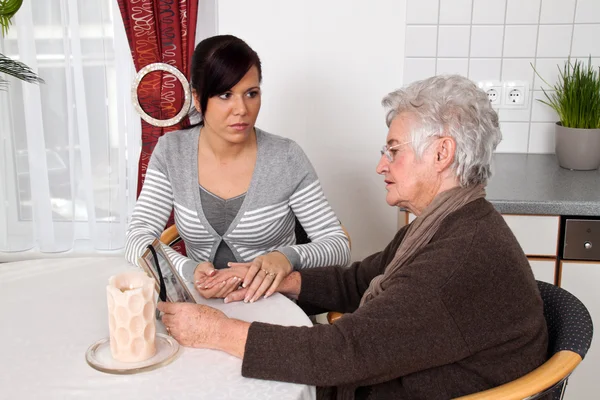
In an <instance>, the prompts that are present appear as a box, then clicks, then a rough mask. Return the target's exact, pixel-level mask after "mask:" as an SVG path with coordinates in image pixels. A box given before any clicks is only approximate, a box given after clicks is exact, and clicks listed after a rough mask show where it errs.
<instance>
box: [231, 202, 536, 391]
mask: <svg viewBox="0 0 600 400" xmlns="http://www.w3.org/2000/svg"><path fill="white" fill-rule="evenodd" d="M405 233H406V227H405V228H403V229H401V230H400V231H399V232H398V233H397V234H396V236H395V237H394V239H393V240H392V242H391V243H390V244H389V245H388V246H387V247H386V248H385V250H383V251H382V252H380V253H376V254H373V255H372V256H370V257H367V258H366V259H364V260H363V261H361V262H356V263H354V264H353V265H352V266H350V267H349V268H338V267H327V268H317V269H308V270H302V271H301V275H302V288H301V292H300V297H299V303H300V304H304V305H306V306H310V307H318V308H320V309H321V310H335V311H342V312H345V313H347V314H345V315H344V316H343V317H342V318H341V319H340V320H338V321H337V322H336V323H335V324H333V325H317V326H314V327H311V328H308V327H283V326H276V325H270V324H264V323H257V322H255V323H252V325H251V326H250V330H249V332H248V339H247V342H246V349H245V355H244V360H243V365H242V375H243V376H246V377H252V378H260V379H270V380H279V381H287V382H296V383H304V384H310V385H316V386H321V387H331V390H329V391H328V393H329V396H331V397H333V398H335V395H336V390H335V387H337V386H348V385H353V386H356V387H357V388H358V389H357V391H356V398H368V399H450V398H453V397H457V396H460V395H464V394H468V393H473V392H477V391H481V390H484V389H488V388H490V387H494V386H497V385H500V384H502V383H505V382H508V381H510V380H513V379H515V378H517V377H519V376H522V375H524V374H526V373H527V372H529V371H531V370H533V369H534V368H536V367H537V366H539V365H540V364H542V363H543V362H544V361H545V359H546V349H547V341H548V338H547V330H546V323H545V320H544V316H543V306H542V300H541V298H540V295H539V292H538V289H537V285H536V283H535V280H534V277H533V274H532V272H531V268H530V267H529V263H528V261H527V259H526V257H525V255H524V253H523V250H522V249H521V247H520V246H519V244H518V242H517V240H516V239H515V237H514V236H513V234H512V232H511V231H510V229H509V228H508V226H507V225H506V223H505V222H504V220H503V218H502V216H501V215H500V214H499V213H498V212H497V211H496V210H494V208H493V206H492V205H491V204H490V203H489V202H488V201H487V200H485V199H479V200H476V201H474V202H472V203H470V204H467V205H466V206H464V207H463V208H461V209H459V210H458V211H456V212H454V213H452V214H450V215H449V216H448V217H447V218H446V220H445V221H444V222H443V223H442V225H441V226H440V228H439V230H438V232H437V233H436V235H435V236H434V237H433V239H432V240H431V242H430V243H429V244H428V245H427V246H425V247H424V249H423V250H422V251H421V252H419V253H418V254H417V255H416V256H415V258H414V259H413V260H412V261H411V262H409V263H408V264H406V265H405V266H403V267H402V268H401V269H400V270H399V271H397V273H396V276H395V278H394V279H391V280H390V281H389V282H388V283H387V287H386V288H385V291H384V292H383V293H382V294H381V295H380V296H378V297H377V298H375V299H373V300H372V301H370V302H368V303H367V304H365V305H364V306H363V307H361V308H360V309H358V305H359V302H360V299H361V297H362V295H363V293H364V291H365V290H366V289H367V287H368V285H369V282H370V281H371V279H372V278H373V277H375V276H377V275H379V274H381V273H382V272H383V270H384V269H385V266H386V265H387V264H388V263H389V262H390V261H391V260H392V258H393V257H394V254H395V252H396V249H397V248H398V246H399V245H400V242H401V241H402V238H403V237H404V234H405ZM320 393H324V392H322V391H320Z"/></svg>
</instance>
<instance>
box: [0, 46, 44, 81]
mask: <svg viewBox="0 0 600 400" xmlns="http://www.w3.org/2000/svg"><path fill="white" fill-rule="evenodd" d="M0 72H4V73H5V74H7V75H10V76H14V77H15V78H17V79H20V80H22V81H25V82H30V83H45V82H44V80H43V79H42V78H40V77H39V76H38V75H37V74H36V73H35V72H33V71H32V70H31V68H29V67H28V66H27V65H25V64H23V63H22V62H20V61H15V60H12V59H10V58H8V57H6V56H5V55H4V54H2V53H0ZM7 83H8V82H7V81H6V80H5V79H1V78H0V88H1V87H2V86H4V87H6V85H7Z"/></svg>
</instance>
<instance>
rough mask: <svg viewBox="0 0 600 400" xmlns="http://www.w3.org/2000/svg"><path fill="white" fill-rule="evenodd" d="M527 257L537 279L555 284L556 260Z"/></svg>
mask: <svg viewBox="0 0 600 400" xmlns="http://www.w3.org/2000/svg"><path fill="white" fill-rule="evenodd" d="M527 259H528V260H529V265H531V270H532V271H533V276H535V279H536V280H538V281H543V282H548V283H551V284H554V275H555V273H554V271H555V268H556V260H554V259H545V258H535V257H527Z"/></svg>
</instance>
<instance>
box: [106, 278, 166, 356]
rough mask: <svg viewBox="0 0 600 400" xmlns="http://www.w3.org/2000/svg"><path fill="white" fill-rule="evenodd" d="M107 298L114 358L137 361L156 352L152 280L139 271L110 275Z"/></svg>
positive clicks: (111, 348)
mask: <svg viewBox="0 0 600 400" xmlns="http://www.w3.org/2000/svg"><path fill="white" fill-rule="evenodd" d="M106 297H107V302H108V327H109V331H110V351H111V353H112V356H113V358H114V359H115V360H118V361H123V362H137V361H143V360H146V359H148V358H150V357H152V356H153V355H154V354H155V353H156V347H155V342H154V339H155V336H156V324H155V322H156V320H155V312H156V296H155V295H154V279H152V278H150V277H149V276H148V275H146V274H145V273H144V272H141V271H132V272H125V273H123V274H120V275H115V276H111V277H110V279H109V280H108V286H107V287H106Z"/></svg>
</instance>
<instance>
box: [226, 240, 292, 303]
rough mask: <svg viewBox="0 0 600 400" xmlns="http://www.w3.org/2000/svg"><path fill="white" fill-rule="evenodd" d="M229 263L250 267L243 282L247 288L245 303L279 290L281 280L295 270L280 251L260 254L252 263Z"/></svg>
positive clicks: (234, 265) (235, 265)
mask: <svg viewBox="0 0 600 400" xmlns="http://www.w3.org/2000/svg"><path fill="white" fill-rule="evenodd" d="M229 265H231V266H232V267H238V266H243V267H249V268H248V272H247V273H246V276H245V277H244V283H243V284H242V286H243V287H245V288H246V289H247V292H246V295H245V297H244V302H245V303H247V302H250V303H253V302H255V301H256V300H258V299H259V298H260V297H261V296H262V295H263V294H264V295H265V298H267V297H269V296H271V295H272V294H273V293H275V292H276V291H277V287H278V286H279V284H280V283H281V281H283V280H284V279H285V277H286V276H288V275H289V274H290V272H292V270H293V268H292V264H290V262H289V260H288V259H287V257H286V256H284V255H283V253H280V252H278V251H274V252H271V253H268V254H265V255H264V256H258V257H256V258H255V259H254V261H252V262H251V263H229ZM265 292H266V294H265Z"/></svg>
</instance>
